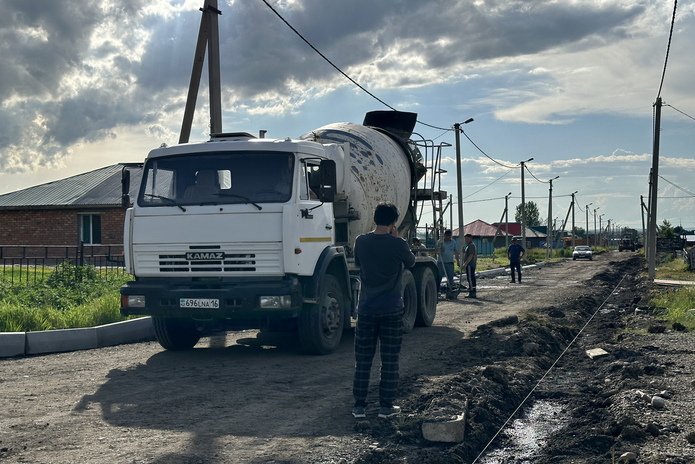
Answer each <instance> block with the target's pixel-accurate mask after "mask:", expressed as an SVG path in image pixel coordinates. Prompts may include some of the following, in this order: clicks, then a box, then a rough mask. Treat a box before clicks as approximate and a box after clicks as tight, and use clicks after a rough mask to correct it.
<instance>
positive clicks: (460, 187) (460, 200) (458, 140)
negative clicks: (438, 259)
mask: <svg viewBox="0 0 695 464" xmlns="http://www.w3.org/2000/svg"><path fill="white" fill-rule="evenodd" d="M469 122H473V118H468V119H466V120H465V121H464V122H461V123H459V122H456V123H454V137H455V140H456V190H457V193H458V216H459V217H458V220H459V244H458V246H459V247H460V246H462V245H461V244H462V243H463V180H462V178H463V172H461V137H460V136H459V133H460V132H461V125H463V124H468V123H469ZM451 229H452V230H453V229H454V224H453V223H452V224H451Z"/></svg>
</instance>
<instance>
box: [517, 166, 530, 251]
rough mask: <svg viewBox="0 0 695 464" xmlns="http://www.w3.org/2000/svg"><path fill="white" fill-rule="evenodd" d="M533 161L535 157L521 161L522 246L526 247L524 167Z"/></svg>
mask: <svg viewBox="0 0 695 464" xmlns="http://www.w3.org/2000/svg"><path fill="white" fill-rule="evenodd" d="M529 161H533V158H529V159H527V160H526V161H521V162H520V163H519V164H521V240H523V241H522V242H521V246H523V247H524V248H526V193H525V190H524V169H525V167H526V166H525V165H526V163H528V162H529Z"/></svg>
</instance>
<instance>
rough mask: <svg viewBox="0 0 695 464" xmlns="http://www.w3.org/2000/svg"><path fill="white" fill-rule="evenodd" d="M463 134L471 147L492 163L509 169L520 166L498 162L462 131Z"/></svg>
mask: <svg viewBox="0 0 695 464" xmlns="http://www.w3.org/2000/svg"><path fill="white" fill-rule="evenodd" d="M461 133H462V134H463V136H464V137H466V138H467V139H468V141H469V142H471V145H473V146H474V147H475V148H476V149H477V150H478V151H479V152H480V153H482V154H483V155H484V156H485V157H486V158H488V159H489V160H490V161H493V162H495V163H497V164H499V165H500V166H502V167H504V168H508V169H516V168H517V167H518V166H509V165H506V164H503V163H501V162H499V161H497V160H496V159H494V158H493V157H491V156H490V155H488V154H487V153H485V152H484V151H483V149H482V148H480V147H479V146H478V145H476V143H475V142H474V141H473V140H471V138H470V137H468V134H466V133H465V132H464V131H463V130H461Z"/></svg>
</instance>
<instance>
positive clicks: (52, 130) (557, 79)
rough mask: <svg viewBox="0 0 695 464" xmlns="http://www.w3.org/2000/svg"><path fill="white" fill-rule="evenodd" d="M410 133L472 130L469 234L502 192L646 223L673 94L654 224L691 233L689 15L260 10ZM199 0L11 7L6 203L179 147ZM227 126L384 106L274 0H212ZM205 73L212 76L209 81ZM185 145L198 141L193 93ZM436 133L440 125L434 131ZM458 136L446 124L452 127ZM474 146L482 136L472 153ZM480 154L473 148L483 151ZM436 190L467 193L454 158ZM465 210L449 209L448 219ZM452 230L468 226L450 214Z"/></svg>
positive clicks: (527, 9)
mask: <svg viewBox="0 0 695 464" xmlns="http://www.w3.org/2000/svg"><path fill="white" fill-rule="evenodd" d="M266 1H267V2H268V4H270V5H271V6H272V7H273V8H275V9H276V11H277V12H278V13H279V14H280V15H282V16H283V17H284V18H285V19H286V20H287V21H288V22H289V23H290V24H291V25H292V26H293V27H294V28H296V29H297V30H298V31H299V32H300V33H301V34H302V35H303V36H304V37H305V38H306V39H307V40H308V41H310V42H311V43H312V44H313V45H314V46H315V47H316V48H317V49H318V50H320V51H321V52H322V53H323V54H324V55H325V56H326V57H328V58H329V59H330V60H331V61H332V62H333V63H334V64H335V65H336V66H337V67H339V68H340V69H342V70H343V71H344V72H345V73H346V74H348V75H349V76H350V77H351V78H352V79H354V80H355V81H357V82H359V83H360V84H361V85H362V86H363V87H365V88H367V89H368V90H369V91H370V92H371V93H372V94H374V95H375V96H377V97H378V98H379V99H381V100H382V101H383V102H385V103H387V104H388V105H390V106H391V107H394V108H397V109H399V110H403V111H412V112H416V113H418V120H419V121H420V122H421V123H424V124H418V125H417V126H416V129H415V131H416V132H417V133H418V134H419V135H420V136H421V137H423V138H424V139H428V140H433V141H434V142H435V143H437V144H439V143H444V144H451V145H453V144H454V133H453V131H451V130H450V128H451V127H452V126H453V124H454V123H456V122H463V121H464V120H466V119H468V118H471V117H472V118H474V119H475V121H474V122H472V123H470V124H467V125H465V126H463V129H464V130H465V136H463V135H462V136H461V153H462V162H463V173H464V181H463V197H464V222H469V221H471V220H473V219H483V220H485V221H487V222H495V221H498V220H499V218H500V217H501V215H502V211H503V208H504V196H505V195H507V194H509V193H511V194H512V195H511V197H510V209H511V210H512V211H511V214H510V216H513V212H514V208H515V207H516V205H517V204H518V203H519V202H520V197H521V186H520V184H521V182H520V169H519V167H518V166H519V162H520V161H525V160H527V159H529V158H533V161H531V162H529V163H528V164H527V166H528V168H529V171H530V172H527V174H526V176H525V178H526V182H525V185H526V189H525V191H526V199H527V200H532V201H535V202H536V203H537V204H538V206H539V209H540V213H541V217H542V218H544V219H545V218H546V217H547V211H548V191H549V188H548V187H549V184H548V183H547V180H548V179H550V178H553V177H555V176H560V177H559V179H557V180H555V181H554V182H553V213H554V214H553V216H554V217H556V218H558V220H559V221H560V222H561V221H562V220H563V219H564V217H565V215H566V214H567V210H568V207H569V204H570V201H571V198H570V196H569V195H570V194H571V193H572V192H574V191H577V192H578V193H577V194H576V198H577V202H578V206H577V210H576V214H577V216H576V220H577V225H579V226H582V227H585V220H586V215H585V209H586V205H589V204H591V205H590V206H589V210H590V213H591V214H590V216H589V219H590V222H589V229H593V217H594V209H595V208H598V209H597V211H596V216H597V218H598V217H599V215H601V214H602V215H603V216H602V221H603V224H604V225H605V223H606V221H607V220H608V219H610V220H611V221H612V222H613V223H615V224H619V225H622V226H629V227H634V228H637V229H640V230H641V227H642V226H641V225H642V220H641V211H640V195H643V196H644V197H645V202H646V201H647V195H648V177H649V170H650V167H651V164H652V140H653V129H652V128H653V122H652V121H653V105H654V102H655V101H656V98H657V96H658V95H661V97H662V98H663V101H664V103H665V105H666V106H664V108H663V112H662V124H661V144H660V154H661V156H660V163H659V174H660V176H661V177H660V178H659V185H658V187H659V197H660V199H659V206H658V213H657V217H658V220H659V222H661V221H662V220H663V219H668V220H669V221H671V223H672V224H673V225H679V224H681V225H683V226H684V227H686V228H695V196H694V193H693V192H695V182H694V179H695V119H693V117H694V116H695V84H693V82H695V81H693V68H694V66H693V65H695V58H693V53H692V44H693V43H695V21H694V19H695V4H694V2H693V1H692V0H688V1H683V0H681V1H680V2H678V9H677V12H676V22H675V28H674V30H673V36H672V40H671V46H670V53H669V55H668V62H667V63H668V64H667V67H666V72H665V79H664V81H663V87H662V88H661V93H660V94H659V88H660V83H661V76H662V71H663V68H664V62H665V58H666V50H667V46H668V43H669V30H670V25H671V18H672V14H673V3H672V2H666V1H655V0H467V1H453V0H426V1H423V0H382V1H374V0H368V1H367V0H350V1H342V0H341V1H338V0H266ZM203 3H204V2H203V0H181V1H172V0H148V1H142V0H139V1H135V0H94V1H89V2H84V1H77V0H61V1H55V0H3V1H2V2H0V48H1V53H0V63H1V65H0V193H7V192H11V191H15V190H18V189H22V188H26V187H30V186H33V185H38V184H41V183H45V182H50V181H54V180H58V179H61V178H65V177H68V176H71V175H74V174H78V173H81V172H86V171H89V170H92V169H97V168H100V167H103V166H107V165H110V164H114V163H118V162H133V161H142V160H143V159H144V157H145V156H146V154H147V152H148V151H149V150H150V149H152V148H155V147H157V146H159V145H160V144H161V143H167V144H170V145H171V144H175V143H177V141H178V133H179V130H180V126H181V120H182V117H183V107H184V104H185V97H186V92H187V87H188V82H189V79H190V73H191V66H192V62H193V53H194V48H195V43H196V38H197V34H198V27H199V23H200V15H201V13H200V11H199V9H200V7H202V6H203ZM219 8H220V10H221V11H222V15H221V16H220V17H219V30H220V43H221V45H220V49H221V74H222V87H223V105H222V106H223V111H224V115H223V129H224V130H225V131H246V132H251V133H257V132H258V130H259V129H265V130H268V136H269V137H282V138H284V137H286V136H292V137H296V136H299V135H301V134H303V133H305V132H308V131H309V130H311V129H315V128H318V127H320V126H322V125H325V124H328V123H331V122H339V121H351V122H358V123H359V122H361V121H362V118H363V116H364V113H366V112H367V111H371V110H381V109H388V108H387V107H385V106H384V105H383V104H382V103H380V102H379V101H377V100H375V99H374V98H372V96H370V95H368V94H367V93H365V92H363V91H362V90H360V89H359V88H357V87H356V86H355V85H354V84H353V83H351V82H350V81H348V80H347V79H346V78H345V77H344V76H342V75H341V74H340V73H338V72H337V71H336V70H335V69H334V68H333V67H332V66H331V65H329V64H328V63H327V62H326V61H324V60H323V59H322V58H321V57H320V56H319V55H318V54H317V53H315V52H314V51H313V50H312V49H311V48H309V47H308V46H307V44H306V43H304V42H303V41H302V40H301V39H300V38H299V37H298V36H297V35H296V34H295V33H294V32H293V31H292V30H291V29H290V28H288V27H287V25H286V24H285V23H283V22H282V21H281V20H280V19H279V18H278V16H276V14H275V13H274V12H273V11H272V10H271V9H270V8H269V7H268V5H267V4H266V3H265V2H264V0H243V1H242V0H219ZM205 79H206V77H204V80H205ZM198 102H199V104H198V109H197V112H196V118H195V121H194V126H193V133H192V135H191V140H192V141H196V140H205V139H206V134H207V132H208V119H209V111H208V108H207V90H206V89H205V88H203V89H201V94H200V97H199V99H198ZM431 126H434V127H437V128H439V129H435V128H434V127H431ZM444 129H449V130H444ZM469 138H470V141H469ZM471 141H472V142H473V143H471ZM443 154H444V157H445V160H444V162H443V168H444V169H447V170H448V173H447V174H446V175H445V177H444V180H443V186H444V188H445V189H446V190H448V191H449V192H450V193H451V194H453V195H454V196H456V180H455V151H454V149H453V147H447V148H444V151H443ZM454 216H456V214H454ZM453 226H454V227H457V226H458V221H457V218H456V217H454V220H453Z"/></svg>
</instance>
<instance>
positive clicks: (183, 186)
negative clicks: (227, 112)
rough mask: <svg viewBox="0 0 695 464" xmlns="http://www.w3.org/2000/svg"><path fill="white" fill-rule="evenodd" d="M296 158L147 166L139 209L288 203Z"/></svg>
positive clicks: (275, 155) (266, 155) (175, 160)
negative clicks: (140, 207) (145, 207)
mask: <svg viewBox="0 0 695 464" xmlns="http://www.w3.org/2000/svg"><path fill="white" fill-rule="evenodd" d="M293 173H294V155H293V154H292V153H282V152H214V153H194V154H186V155H177V156H169V157H162V158H154V159H150V160H148V161H147V163H146V165H145V170H144V173H143V178H142V184H141V186H140V194H139V195H138V205H140V206H173V207H176V206H180V205H200V204H231V203H251V204H254V205H257V204H258V203H284V202H286V201H288V200H289V199H290V196H291V194H292V184H293V182H292V181H293V179H294V176H293Z"/></svg>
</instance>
